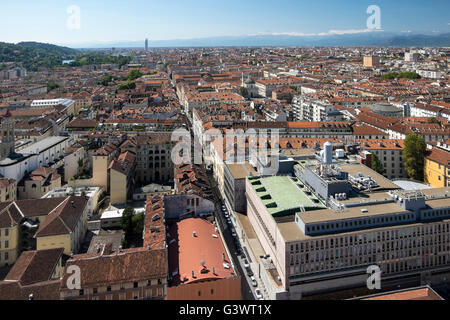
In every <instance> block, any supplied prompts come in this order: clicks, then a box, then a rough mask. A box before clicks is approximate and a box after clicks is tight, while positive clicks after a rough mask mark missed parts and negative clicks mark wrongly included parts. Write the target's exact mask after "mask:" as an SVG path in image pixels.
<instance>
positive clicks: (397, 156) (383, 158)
mask: <svg viewBox="0 0 450 320" xmlns="http://www.w3.org/2000/svg"><path fill="white" fill-rule="evenodd" d="M358 142H359V143H360V144H361V150H362V151H367V152H370V153H373V154H375V155H376V156H377V158H378V159H379V160H380V163H381V165H382V166H383V169H384V173H383V174H384V176H385V177H387V178H388V179H390V180H392V179H402V178H408V173H407V172H406V170H405V168H404V166H403V163H404V162H403V149H404V147H405V144H404V141H403V140H390V139H361V140H358ZM365 160H367V159H361V161H362V163H365V164H366V165H368V166H369V167H370V166H371V163H372V161H369V162H366V161H365ZM371 160H373V159H371Z"/></svg>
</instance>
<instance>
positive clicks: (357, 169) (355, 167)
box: [338, 163, 400, 190]
mask: <svg viewBox="0 0 450 320" xmlns="http://www.w3.org/2000/svg"><path fill="white" fill-rule="evenodd" d="M338 166H339V167H340V168H341V170H342V171H345V172H348V174H349V175H350V176H353V177H355V176H356V175H357V174H358V173H362V174H363V175H364V176H366V177H371V178H372V179H373V180H374V181H375V182H376V183H377V184H378V185H379V188H376V189H385V190H395V189H400V187H399V186H398V185H396V184H395V183H393V182H392V181H391V180H389V179H388V178H385V177H383V176H382V175H381V174H379V173H377V172H375V171H373V170H372V169H370V168H369V167H367V166H365V165H363V164H342V163H339V164H338Z"/></svg>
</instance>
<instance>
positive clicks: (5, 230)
mask: <svg viewBox="0 0 450 320" xmlns="http://www.w3.org/2000/svg"><path fill="white" fill-rule="evenodd" d="M2 230H3V232H2ZM2 233H3V235H4V236H5V237H8V236H9V229H8V228H6V229H0V237H1V236H2Z"/></svg>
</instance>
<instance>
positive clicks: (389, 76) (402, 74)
mask: <svg viewBox="0 0 450 320" xmlns="http://www.w3.org/2000/svg"><path fill="white" fill-rule="evenodd" d="M420 78H421V77H420V75H418V74H417V73H415V72H400V73H397V72H391V73H386V74H383V75H382V76H381V79H384V80H392V79H420Z"/></svg>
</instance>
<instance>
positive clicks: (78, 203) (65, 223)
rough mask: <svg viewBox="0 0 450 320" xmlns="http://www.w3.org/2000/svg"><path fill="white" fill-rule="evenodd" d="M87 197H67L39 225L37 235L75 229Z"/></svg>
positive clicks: (47, 234) (55, 233)
mask: <svg viewBox="0 0 450 320" xmlns="http://www.w3.org/2000/svg"><path fill="white" fill-rule="evenodd" d="M86 205H87V200H86V198H85V197H67V198H66V199H65V200H64V201H63V202H62V203H61V204H60V205H59V206H58V207H56V208H55V210H53V211H52V212H51V213H50V214H49V215H48V217H47V219H45V221H44V222H43V223H42V224H41V225H40V226H39V229H38V231H37V232H36V235H35V237H46V236H54V235H61V234H68V233H71V232H73V231H74V230H75V227H76V225H77V223H78V222H79V220H80V217H81V215H82V214H83V211H84V209H85V208H86Z"/></svg>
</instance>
